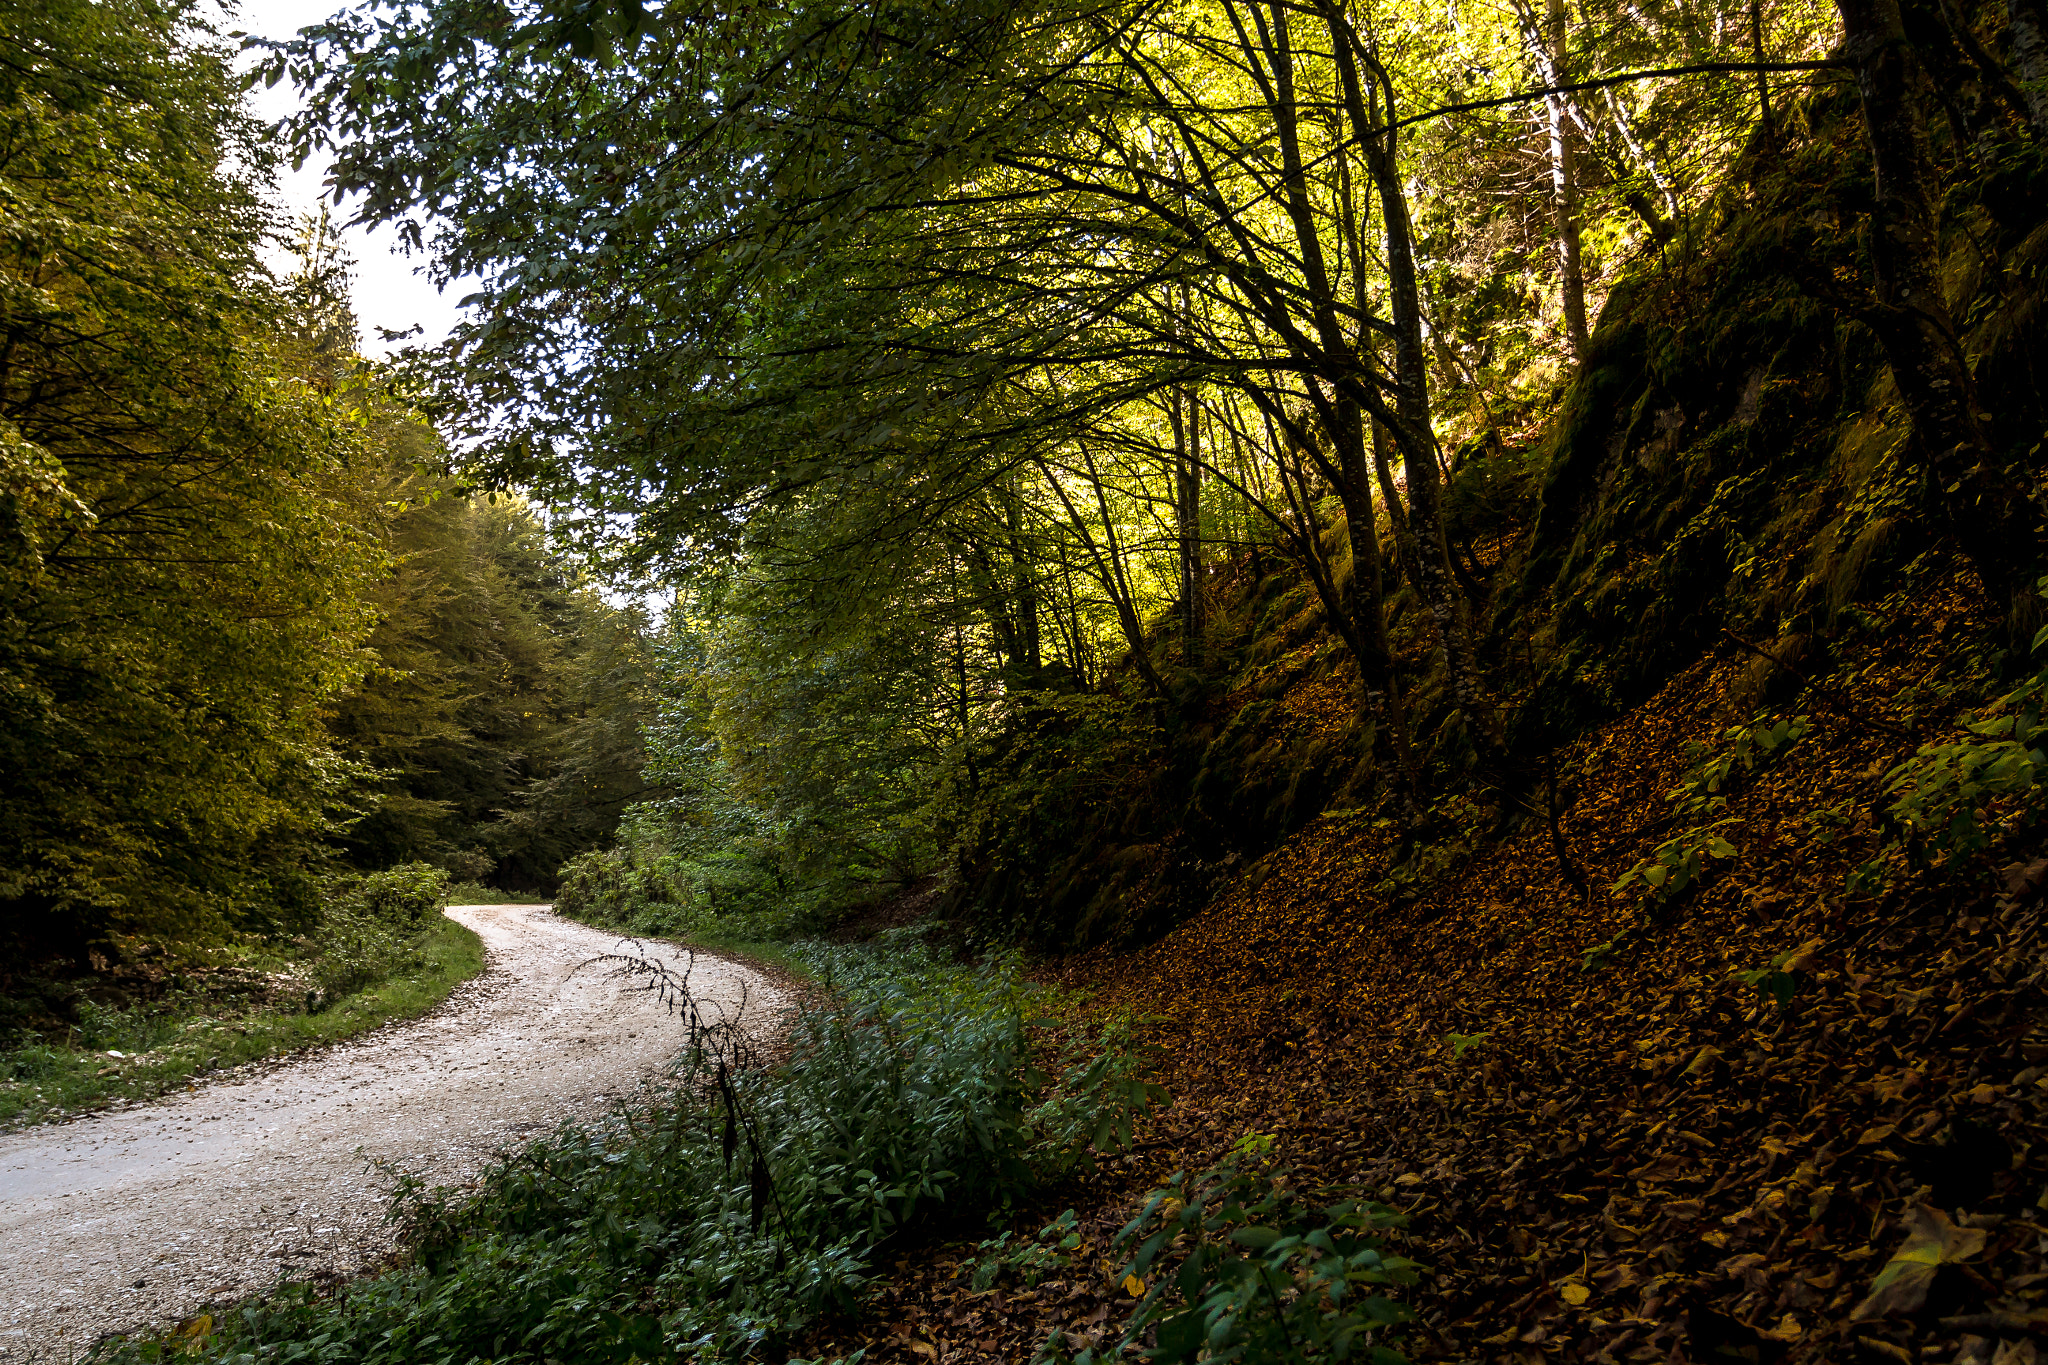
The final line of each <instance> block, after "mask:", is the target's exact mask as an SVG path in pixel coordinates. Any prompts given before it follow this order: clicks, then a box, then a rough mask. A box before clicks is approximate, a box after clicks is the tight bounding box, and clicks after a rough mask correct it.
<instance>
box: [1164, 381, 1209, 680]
mask: <svg viewBox="0 0 2048 1365" xmlns="http://www.w3.org/2000/svg"><path fill="white" fill-rule="evenodd" d="M1169 407H1170V409H1171V411H1172V414H1173V519H1174V535H1175V539H1176V540H1177V542H1178V544H1177V545H1176V547H1175V548H1176V551H1177V554H1176V558H1177V560H1178V563H1179V570H1180V636H1181V659H1182V662H1184V663H1185V664H1186V665H1187V666H1188V667H1189V668H1199V667H1201V663H1202V629H1203V625H1204V622H1203V620H1202V467H1201V458H1202V450H1201V440H1202V437H1201V421H1200V411H1201V410H1200V408H1199V406H1198V405H1197V404H1196V403H1195V401H1194V399H1193V395H1191V394H1189V393H1187V392H1186V391H1185V390H1182V389H1175V390H1174V391H1173V393H1172V395H1171V401H1170V403H1169Z"/></svg>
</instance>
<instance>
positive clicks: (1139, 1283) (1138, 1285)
mask: <svg viewBox="0 0 2048 1365" xmlns="http://www.w3.org/2000/svg"><path fill="white" fill-rule="evenodd" d="M1124 1293H1126V1294H1129V1295H1130V1296H1131V1297H1132V1298H1134V1299H1142V1298H1144V1297H1145V1282H1144V1281H1143V1280H1141V1279H1139V1278H1138V1277H1137V1276H1136V1275H1126V1276H1124Z"/></svg>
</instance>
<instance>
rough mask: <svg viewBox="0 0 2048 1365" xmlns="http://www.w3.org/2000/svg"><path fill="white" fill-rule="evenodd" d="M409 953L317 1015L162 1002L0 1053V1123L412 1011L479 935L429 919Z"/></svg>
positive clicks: (424, 1006)
mask: <svg viewBox="0 0 2048 1365" xmlns="http://www.w3.org/2000/svg"><path fill="white" fill-rule="evenodd" d="M417 951H418V961H419V965H418V966H417V967H415V968H413V969H412V970H409V971H406V972H403V973H400V974H397V975H394V976H391V977H387V978H386V979H385V980H383V981H381V982H377V983H375V984H373V985H371V986H369V987H367V988H365V989H363V990H360V991H358V992H356V993H354V994H352V995H345V996H343V997H341V998H340V999H338V1000H336V1001H334V1002H333V1003H332V1004H331V1005H328V1006H327V1007H326V1008H324V1009H321V1010H319V1011H318V1012H315V1013H307V1012H306V1011H304V1010H303V1009H300V1010H288V1009H279V1008H276V1007H270V1008H258V1009H250V1010H243V1011H238V1012H234V1013H223V1014H208V1013H184V1012H179V1011H177V1010H174V1009H173V1010H164V1011H160V1012H155V1013H151V1014H149V1015H146V1016H143V1015H137V1016H133V1017H130V1018H125V1019H122V1020H121V1021H120V1022H119V1023H118V1024H117V1025H115V1026H112V1027H111V1028H110V1029H109V1036H106V1037H104V1038H102V1039H99V1040H96V1041H102V1042H104V1043H105V1044H106V1045H105V1046H103V1047H98V1048H85V1047H81V1046H78V1045H77V1044H76V1043H75V1042H55V1043H53V1042H42V1043H36V1044H32V1045H30V1046H26V1047H18V1048H15V1049H13V1050H12V1051H9V1052H0V1128H21V1127H26V1126H28V1125H29V1124H33V1123H42V1122H46V1121H48V1120H50V1119H57V1118H65V1117H69V1116H71V1115H73V1114H79V1113H84V1112H87V1111H90V1110H94V1109H103V1108H106V1107H107V1106H109V1105H112V1104H117V1103H120V1102H123V1101H132V1100H143V1099H149V1098H151V1097H153V1096H156V1095H161V1094H163V1093H164V1092H166V1091H169V1090H175V1089H177V1088H179V1087H180V1086H184V1085H189V1084H190V1083H191V1082H192V1081H193V1080H194V1079H196V1078H197V1077H199V1076H202V1075H205V1074H206V1073H208V1072H211V1071H217V1070H221V1069H223V1068H226V1067H231V1066H238V1065H240V1064H242V1063H244V1062H250V1061H256V1060H258V1059H260V1058H264V1057H271V1056H275V1055H277V1054H278V1053H282V1052H293V1051H296V1050H298V1049H300V1048H305V1047H313V1046H316V1045H318V1044H321V1043H331V1042H335V1041H337V1040H339V1039H342V1038H348V1037H352V1036H354V1035H356V1034H359V1033H363V1032H366V1031H368V1030H370V1029H373V1028H376V1027H377V1026H379V1025H380V1024H386V1023H390V1022H391V1021H392V1020H395V1019H410V1018H413V1017H415V1016H417V1015H420V1014H424V1013H426V1012H427V1011H428V1010H430V1009H432V1008H433V1007H434V1006H435V1005H438V1004H440V1003H441V1001H442V1000H444V999H446V998H447V996H448V993H449V992H450V991H452V990H454V989H455V987H456V986H458V985H460V984H461V983H462V982H464V981H467V980H469V979H470V978H471V977H473V976H475V975H476V974H477V973H478V972H480V971H482V970H483V965H484V946H483V940H481V939H479V938H478V937H477V936H476V935H475V934H474V933H472V932H470V931H469V930H468V929H465V928H463V927H462V926H461V925H459V924H457V923H456V922H455V921H454V920H451V919H436V920H435V921H434V922H433V923H432V924H431V925H430V926H429V927H428V928H427V930H426V931H425V932H424V933H423V934H421V935H420V937H419V939H418V942H417ZM124 1044H125V1046H124ZM115 1054H119V1055H115Z"/></svg>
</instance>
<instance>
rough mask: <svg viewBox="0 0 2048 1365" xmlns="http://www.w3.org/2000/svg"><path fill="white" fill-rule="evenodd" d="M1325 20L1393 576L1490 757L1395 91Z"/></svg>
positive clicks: (1493, 730) (1352, 36)
mask: <svg viewBox="0 0 2048 1365" xmlns="http://www.w3.org/2000/svg"><path fill="white" fill-rule="evenodd" d="M1324 14H1325V19H1326V22H1327V24H1328V27H1329V31H1330V38H1331V45H1332V47H1333V49H1334V50H1335V51H1336V53H1337V58H1338V61H1337V70H1338V73H1339V75H1340V77H1341V78H1342V80H1343V85H1344V101H1345V104H1346V105H1347V106H1348V113H1349V116H1350V118H1351V121H1352V124H1353V126H1354V128H1355V130H1356V133H1357V135H1358V138H1359V145H1360V150H1361V151H1362V152H1363V153H1364V156H1365V164H1366V169H1367V171H1368V172H1369V173H1370V175H1371V176H1372V180H1373V185H1374V188H1375V189H1376V190H1377V192H1378V195H1379V204H1380V222H1381V225H1382V228H1383V230H1384V235H1385V245H1386V257H1385V259H1386V267H1387V302H1388V312H1389V314H1390V321H1391V323H1392V330H1393V334H1394V384H1395V389H1394V411H1393V412H1392V413H1383V412H1378V411H1376V412H1374V415H1375V416H1378V417H1380V418H1381V420H1383V421H1385V420H1386V419H1387V418H1389V417H1391V418H1392V421H1390V422H1388V423H1387V426H1388V429H1389V431H1390V432H1391V433H1392V434H1393V437H1394V440H1395V443H1396V444H1397V445H1398V446H1399V447H1400V449H1401V461H1402V465H1403V468H1404V470H1405V471H1406V473H1407V479H1408V526H1409V530H1410V531H1411V532H1412V533H1413V535H1414V543H1415V550H1416V553H1415V556H1414V563H1413V564H1412V565H1409V564H1403V565H1402V567H1403V569H1408V570H1411V571H1412V572H1413V573H1414V576H1415V578H1414V581H1415V586H1416V589H1417V590H1418V591H1419V592H1420V593H1421V595H1422V600H1423V602H1424V603H1425V604H1427V606H1428V608H1429V614H1430V616H1431V618H1432V619H1433V620H1434V621H1435V623H1436V628H1437V638H1438V639H1439V640H1441V641H1442V643H1443V650H1444V664H1445V668H1446V670H1447V671H1448V673H1449V674H1450V681H1451V692H1452V695H1453V696H1455V697H1456V698H1457V699H1458V705H1459V707H1460V708H1461V709H1463V710H1464V711H1465V713H1466V715H1467V716H1469V717H1470V718H1471V719H1472V721H1473V723H1474V724H1475V725H1476V727H1477V738H1478V740H1479V747H1480V748H1481V749H1482V750H1488V751H1491V750H1496V749H1498V748H1499V725H1498V718H1497V717H1496V716H1495V714H1494V710H1493V707H1492V705H1491V703H1490V702H1489V700H1488V698H1487V695H1486V687H1485V684H1484V682H1483V680H1482V679H1481V677H1480V672H1479V657H1478V653H1477V651H1476V650H1475V649H1474V648H1473V645H1472V633H1471V626H1470V622H1469V621H1468V620H1467V619H1466V613H1467V604H1466V602H1465V599H1464V595H1463V594H1462V593H1460V592H1459V591H1458V585H1457V583H1456V581H1455V580H1454V579H1453V577H1452V574H1451V568H1450V547H1449V543H1448V542H1447V541H1446V539H1445V537H1444V525H1443V507H1442V503H1443V487H1442V484H1441V482H1440V481H1439V475H1438V472H1437V448H1436V432H1435V431H1434V430H1433V428H1432V426H1431V423H1430V411H1429V361H1428V354H1427V352H1426V351H1425V349H1424V347H1423V343H1422V296H1421V291H1420V289H1419V288H1418V287H1417V284H1416V279H1415V237H1414V231H1413V229H1412V228H1411V226H1410V224H1409V219H1408V196H1407V192H1406V191H1405V190H1404V189H1403V188H1402V185H1401V174H1400V148H1399V143H1398V141H1397V136H1396V132H1395V129H1394V123H1395V112H1394V83H1393V80H1392V78H1391V77H1390V76H1389V75H1388V73H1387V70H1386V68H1385V67H1384V66H1383V65H1381V64H1380V62H1379V61H1378V59H1377V58H1375V57H1374V56H1373V55H1372V52H1371V51H1370V50H1369V49H1368V48H1366V47H1365V45H1364V44H1363V43H1361V42H1360V41H1359V39H1358V35H1357V33H1356V32H1354V31H1353V30H1352V29H1351V27H1350V25H1349V23H1348V22H1346V21H1344V19H1343V18H1342V16H1341V15H1339V14H1338V13H1337V12H1336V10H1335V9H1333V8H1332V9H1326V10H1325V11H1324ZM1361 66H1362V67H1363V68H1364V69H1365V71H1367V72H1368V73H1370V75H1371V77H1372V80H1373V83H1374V85H1375V86H1376V87H1377V93H1378V97H1379V100H1380V111H1381V112H1382V113H1384V115H1385V121H1384V123H1381V124H1379V125H1377V126H1375V124H1374V121H1373V119H1372V116H1371V112H1370V111H1369V110H1368V109H1367V108H1366V106H1365V99H1364V91H1363V89H1362V86H1361V82H1360V80H1359V77H1358V71H1359V68H1360V67H1361ZM1370 382H1371V381H1370V378H1369V376H1365V375H1361V374H1358V373H1355V372H1354V373H1352V374H1349V375H1346V376H1344V377H1343V379H1342V380H1341V381H1340V383H1342V384H1343V385H1344V386H1346V387H1348V388H1351V389H1353V390H1355V392H1354V393H1353V394H1352V395H1351V396H1353V397H1354V399H1355V400H1356V401H1358V402H1359V403H1360V404H1361V405H1362V406H1365V407H1367V408H1368V409H1369V410H1370V409H1371V407H1372V404H1373V403H1374V402H1376V401H1377V400H1378V394H1377V393H1375V392H1369V391H1368V386H1369V384H1370Z"/></svg>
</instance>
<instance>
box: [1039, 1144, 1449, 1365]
mask: <svg viewBox="0 0 2048 1365" xmlns="http://www.w3.org/2000/svg"><path fill="white" fill-rule="evenodd" d="M1404 1222H1405V1220H1404V1219H1403V1218H1402V1216H1401V1215H1400V1214H1398V1213H1396V1212H1395V1211H1394V1210H1392V1209H1389V1208H1387V1207H1386V1206H1385V1205H1382V1204H1376V1203H1370V1202H1362V1201H1358V1200H1351V1199H1345V1200H1339V1201H1337V1202H1335V1203H1332V1204H1328V1205H1323V1204H1320V1203H1318V1202H1315V1201H1313V1200H1311V1199H1309V1198H1307V1197H1306V1196H1304V1195H1303V1194H1302V1193H1301V1192H1299V1191H1297V1190H1294V1189H1292V1188H1290V1187H1289V1186H1288V1185H1287V1183H1286V1182H1285V1179H1284V1177H1283V1176H1282V1175H1280V1174H1278V1173H1271V1172H1263V1171H1259V1172H1246V1171H1241V1170H1238V1169H1236V1168H1235V1167H1233V1166H1228V1165H1226V1166H1222V1167H1218V1168H1217V1169H1215V1170H1211V1171H1208V1172H1205V1173H1203V1174H1202V1175H1199V1176H1197V1177H1195V1178H1193V1179H1189V1178H1187V1177H1186V1176H1184V1175H1175V1176H1174V1177H1173V1178H1172V1180H1170V1181H1169V1182H1168V1183H1167V1185H1166V1186H1165V1188H1163V1189H1160V1190H1157V1191H1155V1192H1154V1193H1153V1194H1152V1196H1151V1197H1150V1198H1149V1199H1148V1200H1147V1201H1146V1203H1145V1206H1144V1208H1143V1210H1142V1211H1141V1212H1140V1213H1139V1214H1138V1216H1137V1217H1136V1218H1134V1219H1132V1220H1131V1221H1130V1223H1128V1224H1127V1225H1126V1226H1125V1227H1124V1229H1123V1230H1122V1232H1120V1233H1119V1234H1118V1242H1119V1244H1120V1245H1122V1246H1126V1247H1130V1248H1132V1251H1131V1259H1130V1262H1129V1263H1128V1264H1127V1265H1126V1266H1125V1267H1124V1270H1123V1279H1124V1284H1125V1286H1126V1288H1127V1289H1129V1290H1131V1292H1133V1293H1134V1294H1142V1296H1143V1297H1142V1298H1141V1300H1140V1302H1139V1304H1138V1307H1137V1309H1136V1311H1134V1312H1133V1313H1132V1314H1131V1317H1130V1318H1129V1320H1128V1321H1127V1322H1126V1323H1125V1326H1124V1330H1123V1333H1122V1336H1121V1338H1120V1339H1119V1340H1117V1341H1115V1342H1114V1343H1107V1344H1105V1345H1104V1346H1102V1347H1100V1348H1094V1347H1090V1348H1086V1349H1083V1350H1082V1351H1081V1352H1080V1353H1079V1354H1078V1355H1076V1356H1074V1357H1073V1359H1074V1361H1075V1365H1097V1362H1107V1361H1111V1360H1117V1359H1120V1358H1122V1357H1123V1356H1124V1355H1125V1354H1126V1353H1128V1352H1130V1351H1133V1350H1134V1349H1136V1348H1137V1347H1138V1346H1139V1345H1140V1343H1142V1342H1144V1341H1145V1340H1146V1337H1147V1335H1148V1334H1151V1335H1152V1338H1153V1340H1154V1341H1155V1342H1156V1344H1155V1345H1153V1346H1152V1349H1151V1350H1150V1351H1149V1352H1148V1353H1147V1359H1149V1360H1152V1361H1155V1362H1169V1361H1184V1360H1195V1359H1197V1358H1201V1359H1204V1360H1209V1361H1266V1360H1289V1361H1294V1360H1304V1361H1307V1360H1366V1361H1370V1362H1372V1365H1404V1362H1405V1360H1406V1357H1404V1356H1402V1355H1401V1354H1400V1353H1399V1352H1397V1351H1395V1350H1393V1349H1392V1348H1390V1347H1388V1346H1387V1345H1385V1344H1384V1342H1385V1340H1386V1339H1387V1338H1388V1337H1390V1336H1392V1335H1393V1334H1394V1333H1395V1332H1396V1331H1398V1330H1399V1328H1400V1326H1401V1325H1402V1324H1403V1323H1405V1322H1407V1321H1408V1320H1409V1318H1410V1316H1411V1315H1410V1314H1409V1313H1408V1311H1407V1310H1406V1309H1404V1308H1403V1307H1401V1305H1400V1304H1398V1303H1396V1302H1395V1301H1394V1300H1393V1299H1391V1298H1390V1297H1388V1296H1387V1295H1386V1294H1385V1293H1384V1292H1383V1291H1384V1290H1385V1289H1387V1288H1389V1287H1392V1286H1396V1285H1405V1284H1413V1283H1414V1282H1415V1280H1416V1278H1417V1275H1418V1272H1419V1271H1420V1269H1421V1267H1419V1266H1417V1265H1416V1264H1415V1263H1414V1262H1412V1261H1409V1260H1407V1259H1405V1258H1403V1257H1401V1256H1397V1255H1393V1254H1390V1253H1389V1252H1388V1251H1387V1250H1386V1249H1385V1247H1384V1246H1383V1244H1382V1242H1381V1240H1380V1238H1379V1236H1378V1234H1379V1233H1381V1232H1384V1231H1385V1230H1387V1229H1388V1228H1395V1227H1400V1226H1403V1224H1404ZM1169 1257H1177V1258H1178V1264H1177V1265H1174V1266H1171V1267H1169V1266H1168V1265H1167V1264H1166V1261H1167V1258H1169ZM1047 1347H1048V1349H1046V1350H1044V1351H1041V1353H1040V1358H1041V1359H1047V1358H1052V1357H1056V1356H1059V1355H1063V1354H1064V1352H1063V1351H1061V1350H1060V1349H1059V1343H1058V1342H1057V1341H1053V1342H1048V1343H1047Z"/></svg>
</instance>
